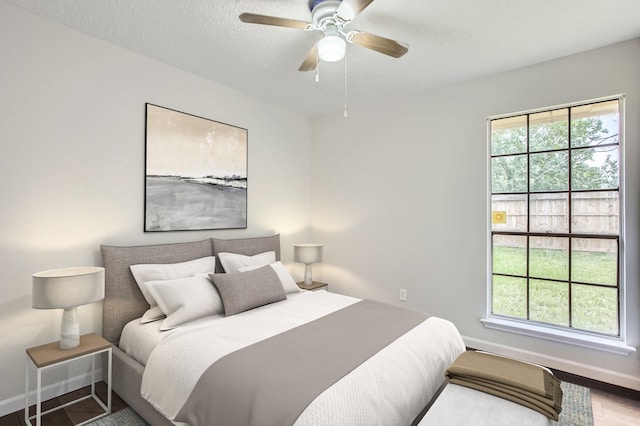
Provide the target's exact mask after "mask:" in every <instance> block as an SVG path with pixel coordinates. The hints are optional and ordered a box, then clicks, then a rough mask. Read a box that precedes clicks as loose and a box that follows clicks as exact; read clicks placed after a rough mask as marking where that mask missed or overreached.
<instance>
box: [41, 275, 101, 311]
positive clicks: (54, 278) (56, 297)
mask: <svg viewBox="0 0 640 426" xmlns="http://www.w3.org/2000/svg"><path fill="white" fill-rule="evenodd" d="M32 290H33V292H32V303H33V307H34V308H36V309H60V308H65V309H66V308H72V307H76V306H81V305H86V304H88V303H94V302H97V301H99V300H102V299H104V268H101V267H97V266H91V267H81V268H63V269H53V270H50V271H42V272H37V273H35V274H33V285H32Z"/></svg>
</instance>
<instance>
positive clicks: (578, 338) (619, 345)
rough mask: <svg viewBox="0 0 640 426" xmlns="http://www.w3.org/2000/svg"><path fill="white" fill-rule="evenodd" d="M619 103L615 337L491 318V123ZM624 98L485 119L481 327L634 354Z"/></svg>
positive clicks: (612, 97) (523, 321)
mask: <svg viewBox="0 0 640 426" xmlns="http://www.w3.org/2000/svg"><path fill="white" fill-rule="evenodd" d="M613 100H618V101H619V106H620V109H619V111H618V112H619V114H620V137H619V142H618V149H619V155H620V164H619V171H620V174H619V179H620V181H619V182H620V186H619V198H620V234H619V253H618V256H619V262H620V264H619V268H620V269H619V271H618V273H619V274H620V277H619V288H618V292H619V299H620V305H619V307H618V309H619V313H618V314H619V321H620V324H619V327H620V329H619V331H620V333H619V334H620V335H619V336H603V335H601V334H597V333H590V332H587V331H581V330H575V329H567V328H564V327H554V326H553V325H547V324H540V323H537V322H532V321H529V320H526V319H517V318H506V317H503V316H495V315H492V306H493V295H492V282H493V274H492V266H493V262H492V256H493V254H492V251H491V238H492V237H491V235H492V234H491V229H492V227H491V194H492V192H491V121H492V120H496V119H500V118H507V117H513V116H517V115H522V114H535V113H538V112H544V111H550V110H555V109H561V108H570V107H573V106H577V105H582V104H588V103H597V102H606V101H613ZM624 120H625V96H624V94H619V95H615V96H608V97H603V98H598V99H591V100H586V101H580V102H571V103H567V104H563V105H556V106H551V107H544V108H539V109H534V110H528V111H521V112H513V113H508V114H501V115H495V116H491V117H488V118H487V137H486V140H487V152H486V159H487V194H488V203H487V204H488V205H487V221H486V222H485V223H487V240H486V241H487V253H488V256H487V269H486V270H487V281H486V283H487V285H486V289H487V305H486V311H485V312H486V315H485V318H482V319H481V320H480V321H481V322H482V324H483V326H484V327H486V328H490V329H494V330H500V331H505V332H510V333H515V334H521V335H526V336H531V337H537V338H542V339H546V340H552V341H555V342H561V343H566V344H570V345H575V346H581V347H587V348H591V349H596V350H601V351H606V352H611V353H616V354H620V355H628V354H630V353H634V352H636V348H635V347H633V346H629V345H627V343H626V342H627V340H626V335H627V327H626V318H627V316H626V297H625V294H626V291H625V288H626V267H625V258H626V255H625V253H626V250H625V243H624V241H625V235H626V231H625V230H626V228H625V220H626V217H625V216H626V214H625V178H624V175H625V160H624V159H625V146H626V141H625V123H624Z"/></svg>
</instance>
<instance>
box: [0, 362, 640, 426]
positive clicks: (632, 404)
mask: <svg viewBox="0 0 640 426" xmlns="http://www.w3.org/2000/svg"><path fill="white" fill-rule="evenodd" d="M554 373H555V374H556V375H557V376H558V378H560V380H564V381H567V382H572V383H575V384H578V385H581V386H587V387H589V388H591V405H592V407H593V422H594V426H640V392H637V391H632V390H629V389H625V388H620V387H618V386H613V385H609V384H606V383H601V382H595V381H593V380H589V379H585V378H582V377H579V376H574V375H571V374H567V373H562V372H558V371H556V372H554ZM96 393H97V394H98V397H100V398H101V399H102V400H103V401H104V400H105V396H106V393H107V386H106V385H105V384H104V382H100V383H97V384H96ZM88 394H89V387H86V388H83V389H79V390H77V391H75V392H71V393H68V394H66V395H62V396H60V397H58V398H54V399H52V400H50V401H46V402H44V403H43V410H47V409H49V408H52V407H54V406H57V405H60V404H64V403H66V402H67V401H70V400H71V399H76V398H78V397H80V396H82V395H88ZM111 405H112V411H113V412H114V413H115V412H116V411H119V410H122V409H123V408H125V407H127V404H126V403H125V402H124V401H123V400H122V399H120V397H119V396H118V395H117V394H115V393H114V394H113V396H112V401H111ZM32 408H33V407H32ZM100 412H101V409H100V407H99V406H98V404H97V403H96V402H95V401H93V399H88V400H85V401H82V402H80V403H78V404H73V405H70V406H68V407H65V408H63V409H61V410H58V411H54V412H53V413H50V414H47V415H46V416H44V417H43V418H42V425H43V426H72V425H75V424H78V423H80V422H82V421H84V420H86V419H89V418H91V417H94V416H96V415H97V414H98V413H100ZM34 424H35V423H34ZM0 426H25V422H24V412H23V411H17V412H15V413H11V414H7V415H6V416H4V417H0Z"/></svg>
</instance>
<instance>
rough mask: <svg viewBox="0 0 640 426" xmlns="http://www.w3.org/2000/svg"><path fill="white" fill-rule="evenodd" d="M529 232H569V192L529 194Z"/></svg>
mask: <svg viewBox="0 0 640 426" xmlns="http://www.w3.org/2000/svg"><path fill="white" fill-rule="evenodd" d="M530 197H531V198H530V205H531V232H569V213H568V211H569V194H566V193H560V194H557V193H554V194H531V196H530Z"/></svg>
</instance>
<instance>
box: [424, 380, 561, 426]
mask: <svg viewBox="0 0 640 426" xmlns="http://www.w3.org/2000/svg"><path fill="white" fill-rule="evenodd" d="M470 425H473V426H513V425H517V426H550V425H557V422H555V421H553V420H551V419H550V418H548V417H547V416H545V415H544V414H542V413H539V412H537V411H534V410H532V409H530V408H527V407H525V406H523V405H520V404H517V403H515V402H511V401H508V400H506V399H503V398H500V397H497V396H493V395H490V394H488V393H485V392H480V391H476V390H473V389H470V388H467V387H464V386H458V385H454V384H451V383H449V384H448V385H447V386H446V387H445V388H444V390H443V391H442V393H440V396H438V398H437V399H436V400H435V402H434V403H433V405H432V406H431V408H429V411H427V413H426V414H425V416H424V417H423V418H422V421H421V422H420V423H419V426H470Z"/></svg>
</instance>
